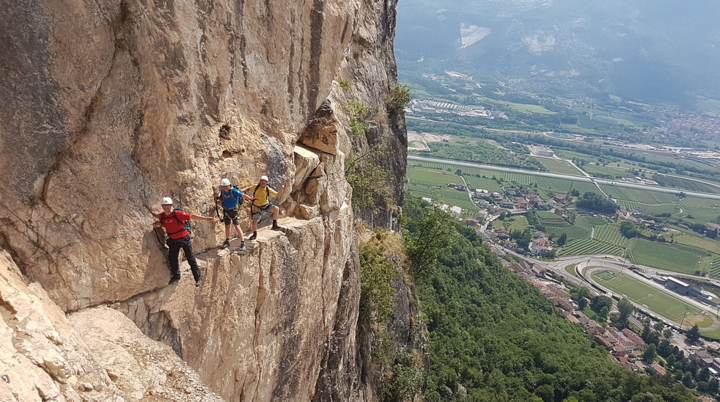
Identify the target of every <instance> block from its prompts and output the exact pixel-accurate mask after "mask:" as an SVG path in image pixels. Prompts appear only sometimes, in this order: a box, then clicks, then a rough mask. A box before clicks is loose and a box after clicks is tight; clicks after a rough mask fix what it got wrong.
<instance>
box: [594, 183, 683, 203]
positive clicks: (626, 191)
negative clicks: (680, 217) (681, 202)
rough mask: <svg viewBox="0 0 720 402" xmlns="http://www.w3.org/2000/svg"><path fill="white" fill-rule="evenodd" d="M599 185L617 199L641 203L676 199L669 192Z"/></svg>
mask: <svg viewBox="0 0 720 402" xmlns="http://www.w3.org/2000/svg"><path fill="white" fill-rule="evenodd" d="M601 187H602V189H603V191H605V193H607V194H610V196H612V198H616V199H618V200H627V201H635V202H639V203H642V204H672V203H675V202H677V201H678V197H677V196H675V195H674V194H669V193H659V192H656V191H648V190H638V189H634V188H624V187H615V186H608V185H601Z"/></svg>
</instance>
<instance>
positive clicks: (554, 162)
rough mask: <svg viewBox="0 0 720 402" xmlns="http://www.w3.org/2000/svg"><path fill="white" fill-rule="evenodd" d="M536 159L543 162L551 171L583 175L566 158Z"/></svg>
mask: <svg viewBox="0 0 720 402" xmlns="http://www.w3.org/2000/svg"><path fill="white" fill-rule="evenodd" d="M536 160H537V161H538V162H540V163H542V165H543V166H545V169H547V170H548V171H549V172H553V173H561V174H572V175H576V176H580V175H582V173H580V172H579V171H578V170H577V169H575V167H574V166H573V165H571V164H570V163H569V162H566V161H564V160H558V159H550V158H540V157H539V158H536Z"/></svg>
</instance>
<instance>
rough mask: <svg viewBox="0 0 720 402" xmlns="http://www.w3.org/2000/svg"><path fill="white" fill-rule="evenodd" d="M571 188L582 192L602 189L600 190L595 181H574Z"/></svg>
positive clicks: (596, 191)
mask: <svg viewBox="0 0 720 402" xmlns="http://www.w3.org/2000/svg"><path fill="white" fill-rule="evenodd" d="M570 190H577V191H579V192H580V194H581V195H582V194H585V193H588V192H589V193H598V194H599V193H600V190H598V188H597V186H595V184H593V183H586V182H584V181H575V182H573V183H572V187H571V188H570Z"/></svg>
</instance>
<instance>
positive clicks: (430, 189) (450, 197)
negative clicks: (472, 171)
mask: <svg viewBox="0 0 720 402" xmlns="http://www.w3.org/2000/svg"><path fill="white" fill-rule="evenodd" d="M407 179H408V183H407V184H406V185H405V189H406V191H408V192H409V193H410V194H412V195H414V196H416V197H427V198H430V199H432V200H435V201H442V202H444V203H446V204H450V205H455V206H458V207H460V208H463V209H464V210H466V211H467V213H466V214H464V216H468V217H474V215H475V213H476V212H477V211H479V208H478V207H477V206H476V205H475V204H473V202H472V201H470V197H468V195H467V192H465V191H457V190H455V189H453V188H449V187H447V184H448V183H455V184H463V181H462V178H460V177H458V176H456V175H454V174H450V173H444V172H435V171H429V170H422V169H408V170H407Z"/></svg>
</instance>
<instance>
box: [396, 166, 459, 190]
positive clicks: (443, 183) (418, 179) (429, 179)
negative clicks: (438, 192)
mask: <svg viewBox="0 0 720 402" xmlns="http://www.w3.org/2000/svg"><path fill="white" fill-rule="evenodd" d="M407 179H408V182H409V183H412V184H415V185H422V186H438V187H447V184H448V183H456V184H462V178H460V177H459V176H456V175H454V174H452V173H444V172H433V171H429V170H424V169H408V171H407Z"/></svg>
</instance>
